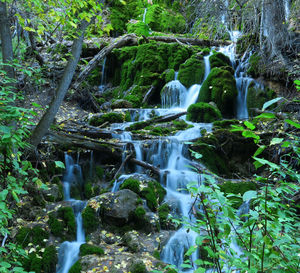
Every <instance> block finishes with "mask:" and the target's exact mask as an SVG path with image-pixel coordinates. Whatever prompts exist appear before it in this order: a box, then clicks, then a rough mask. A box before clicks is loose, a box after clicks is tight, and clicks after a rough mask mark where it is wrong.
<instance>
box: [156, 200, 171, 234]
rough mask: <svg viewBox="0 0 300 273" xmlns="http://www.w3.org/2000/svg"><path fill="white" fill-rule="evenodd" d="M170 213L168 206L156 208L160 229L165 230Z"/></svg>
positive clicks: (163, 205)
mask: <svg viewBox="0 0 300 273" xmlns="http://www.w3.org/2000/svg"><path fill="white" fill-rule="evenodd" d="M170 211H171V209H170V206H169V205H168V204H167V203H165V204H162V205H161V206H160V207H159V208H158V216H159V222H160V225H161V227H162V228H167V221H168V215H169V213H170Z"/></svg>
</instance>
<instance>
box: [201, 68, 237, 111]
mask: <svg viewBox="0 0 300 273" xmlns="http://www.w3.org/2000/svg"><path fill="white" fill-rule="evenodd" d="M237 94H238V91H237V88H236V81H235V78H234V76H233V75H232V74H231V73H230V72H229V71H228V70H226V69H223V67H222V68H218V67H215V68H213V69H212V70H211V72H210V73H209V75H208V77H207V79H206V80H205V81H204V83H203V84H202V87H201V89H200V93H199V96H198V102H211V101H213V102H214V103H216V105H217V107H218V108H219V109H220V111H221V113H222V114H223V115H225V116H233V115H234V109H235V103H236V97H237Z"/></svg>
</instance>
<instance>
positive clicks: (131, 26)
mask: <svg viewBox="0 0 300 273" xmlns="http://www.w3.org/2000/svg"><path fill="white" fill-rule="evenodd" d="M126 28H127V32H128V33H135V34H136V35H138V36H145V37H147V36H149V33H150V29H149V26H148V25H147V24H145V23H143V22H141V21H133V20H131V21H129V23H128V24H127V25H126Z"/></svg>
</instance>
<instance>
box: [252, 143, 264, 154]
mask: <svg viewBox="0 0 300 273" xmlns="http://www.w3.org/2000/svg"><path fill="white" fill-rule="evenodd" d="M265 149H266V145H262V146H259V147H258V149H257V150H256V152H255V154H254V156H258V155H260V154H261V153H262V152H263V151H264V150H265Z"/></svg>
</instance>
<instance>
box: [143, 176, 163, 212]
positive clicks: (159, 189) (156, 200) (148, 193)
mask: <svg viewBox="0 0 300 273" xmlns="http://www.w3.org/2000/svg"><path fill="white" fill-rule="evenodd" d="M140 195H141V196H142V197H143V198H145V199H146V202H147V206H148V207H149V209H151V210H152V211H156V210H157V207H158V204H160V203H161V202H162V201H163V199H164V197H165V195H166V190H165V189H164V188H163V186H162V185H160V184H159V183H158V182H157V181H149V182H148V186H147V187H146V188H143V190H142V191H141V193H140Z"/></svg>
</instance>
